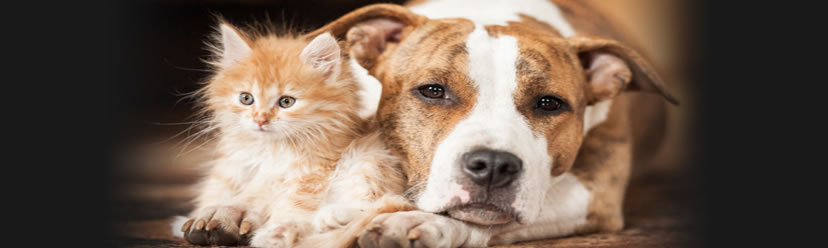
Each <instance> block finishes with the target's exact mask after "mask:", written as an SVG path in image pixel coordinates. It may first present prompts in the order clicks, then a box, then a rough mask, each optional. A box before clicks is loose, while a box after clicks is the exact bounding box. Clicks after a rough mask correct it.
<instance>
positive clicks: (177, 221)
mask: <svg viewBox="0 0 828 248" xmlns="http://www.w3.org/2000/svg"><path fill="white" fill-rule="evenodd" d="M187 220H188V218H187V217H184V216H175V217H174V218H173V221H172V222H171V223H170V227H172V234H173V237H179V238H184V232H182V231H181V226H183V225H184V222H187Z"/></svg>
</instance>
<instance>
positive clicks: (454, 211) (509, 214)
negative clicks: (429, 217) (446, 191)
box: [447, 203, 518, 225]
mask: <svg viewBox="0 0 828 248" xmlns="http://www.w3.org/2000/svg"><path fill="white" fill-rule="evenodd" d="M447 213H448V215H449V216H451V217H452V218H455V219H458V220H462V221H467V222H471V223H475V224H479V225H499V224H506V223H509V222H512V221H514V220H516V219H518V218H516V217H517V216H516V215H515V214H514V212H513V211H509V210H506V209H502V208H499V207H497V206H495V205H492V204H487V203H472V204H466V205H462V206H457V207H453V208H450V209H448V211H447Z"/></svg>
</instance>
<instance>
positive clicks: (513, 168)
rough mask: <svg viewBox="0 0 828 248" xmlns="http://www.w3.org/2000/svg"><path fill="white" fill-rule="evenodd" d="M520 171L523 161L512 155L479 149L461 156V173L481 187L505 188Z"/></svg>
mask: <svg viewBox="0 0 828 248" xmlns="http://www.w3.org/2000/svg"><path fill="white" fill-rule="evenodd" d="M522 170H523V161H521V160H520V158H518V157H517V156H515V155H514V154H512V153H508V152H502V151H494V150H489V149H479V150H474V151H471V152H468V153H466V154H463V172H465V173H466V175H468V176H469V178H471V179H472V181H474V182H475V183H476V184H478V185H481V186H486V185H489V186H490V187H491V188H497V187H504V186H507V185H509V183H511V182H512V181H514V179H515V178H517V176H518V175H519V174H520V172H521V171H522Z"/></svg>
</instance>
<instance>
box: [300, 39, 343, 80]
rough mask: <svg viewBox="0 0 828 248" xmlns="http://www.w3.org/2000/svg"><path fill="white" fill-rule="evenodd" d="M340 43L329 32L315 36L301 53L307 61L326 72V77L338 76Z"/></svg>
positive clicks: (301, 56) (302, 57)
mask: <svg viewBox="0 0 828 248" xmlns="http://www.w3.org/2000/svg"><path fill="white" fill-rule="evenodd" d="M340 56H341V55H340V54H339V43H337V42H336V39H334V37H333V36H331V35H330V34H329V33H322V34H320V35H318V36H316V38H314V39H313V40H312V41H311V42H310V43H309V44H308V45H307V46H306V47H305V49H304V50H302V53H301V54H300V55H299V57H300V58H301V59H302V61H304V62H305V63H307V64H309V65H311V67H313V68H314V69H316V70H319V71H321V72H323V73H325V78H336V76H337V74H339V63H340Z"/></svg>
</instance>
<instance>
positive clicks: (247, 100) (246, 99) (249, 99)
mask: <svg viewBox="0 0 828 248" xmlns="http://www.w3.org/2000/svg"><path fill="white" fill-rule="evenodd" d="M239 102H241V103H242V104H244V105H250V104H253V95H251V94H250V93H247V92H242V93H241V95H239Z"/></svg>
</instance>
